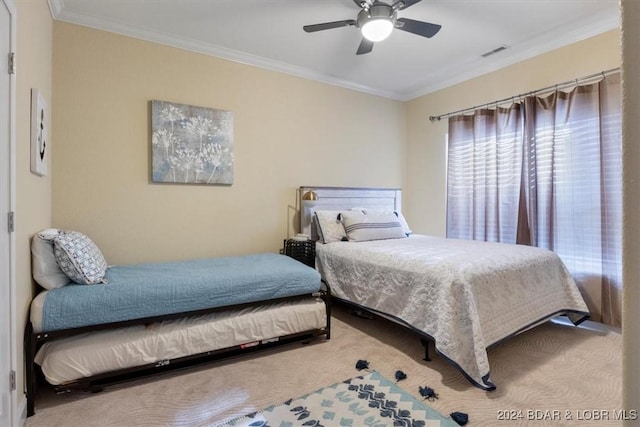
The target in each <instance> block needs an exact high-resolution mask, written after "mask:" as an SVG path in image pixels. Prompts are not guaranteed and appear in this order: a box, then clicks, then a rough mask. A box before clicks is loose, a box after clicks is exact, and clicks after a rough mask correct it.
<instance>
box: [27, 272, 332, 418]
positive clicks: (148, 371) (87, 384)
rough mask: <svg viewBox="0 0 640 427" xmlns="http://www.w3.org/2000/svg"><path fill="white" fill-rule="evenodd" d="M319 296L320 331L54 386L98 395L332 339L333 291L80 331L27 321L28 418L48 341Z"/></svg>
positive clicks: (326, 289) (324, 286)
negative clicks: (41, 328) (41, 327)
mask: <svg viewBox="0 0 640 427" xmlns="http://www.w3.org/2000/svg"><path fill="white" fill-rule="evenodd" d="M309 296H312V297H320V298H321V299H322V300H323V301H324V304H325V311H326V317H327V323H326V327H324V328H320V329H311V330H308V331H304V332H300V333H295V334H289V335H285V336H280V337H276V338H270V339H263V340H258V341H253V342H248V343H243V344H240V345H235V346H232V347H227V348H222V349H218V350H212V351H207V352H204V353H199V354H193V355H189V356H184V357H180V358H176V359H164V360H160V361H158V362H155V363H150V364H145V365H141V366H135V367H131V368H124V369H119V370H115V371H111V372H107V373H104V374H98V375H93V376H91V377H86V378H82V379H79V380H76V381H72V382H68V383H65V384H60V385H55V386H53V388H54V390H55V391H56V392H57V393H65V392H71V391H79V390H80V391H91V392H98V391H101V390H102V389H103V388H104V387H107V386H110V385H115V384H119V383H123V382H126V381H130V380H134V379H139V378H143V377H147V376H151V375H154V374H157V373H160V372H165V371H169V370H171V371H173V370H178V369H184V368H188V367H192V366H195V365H199V364H203V363H208V362H213V361H218V360H222V359H227V358H231V357H234V356H238V355H246V354H249V353H254V352H258V351H260V350H265V349H269V348H273V347H278V346H282V345H286V344H290V343H294V342H308V341H309V340H311V339H314V338H317V337H320V336H323V335H324V336H325V338H326V339H327V340H328V339H330V338H331V290H330V289H329V286H328V285H327V284H326V283H325V282H324V281H322V286H321V289H320V290H319V291H318V292H314V293H312V294H305V295H296V296H291V297H284V298H276V299H271V300H266V301H256V302H250V303H244V304H234V305H228V306H224V307H216V308H210V309H203V310H194V311H189V312H184V313H175V314H169V315H164V316H153V317H145V318H141V319H133V320H126V321H121V322H111V323H105V324H99V325H92V326H84V327H80V328H73V329H64V330H58V331H50V332H34V331H33V325H32V324H31V321H29V322H27V326H26V329H25V336H24V346H25V363H26V367H25V368H26V371H25V372H26V396H27V416H28V417H30V416H32V415H33V414H35V394H36V388H37V381H38V374H39V372H40V371H39V369H37V367H36V363H35V355H36V352H37V351H38V349H39V348H40V347H41V346H42V344H44V343H45V342H47V341H51V340H54V339H58V338H63V337H70V336H73V335H78V334H82V333H86V332H94V331H100V330H108V329H115V328H121V327H125V326H134V325H142V324H149V323H154V322H161V321H166V320H173V319H179V318H184V317H191V316H198V315H203V314H209V313H215V312H219V311H225V310H236V309H242V308H247V307H255V306H258V305H263V304H272V303H277V302H283V301H295V300H298V299H302V298H307V297H309Z"/></svg>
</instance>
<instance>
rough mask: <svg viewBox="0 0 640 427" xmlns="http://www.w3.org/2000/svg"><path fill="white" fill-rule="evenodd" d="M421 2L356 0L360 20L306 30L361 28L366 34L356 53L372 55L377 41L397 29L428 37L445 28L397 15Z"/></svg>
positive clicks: (317, 26)
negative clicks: (400, 11)
mask: <svg viewBox="0 0 640 427" xmlns="http://www.w3.org/2000/svg"><path fill="white" fill-rule="evenodd" d="M420 1H421V0H398V1H395V2H394V3H391V4H389V3H384V2H382V1H379V0H353V2H354V3H355V4H357V5H358V7H360V8H361V9H362V10H361V11H360V12H358V16H357V17H356V19H345V20H344V21H334V22H325V23H322V24H313V25H305V26H304V27H302V28H303V29H304V30H305V31H306V32H307V33H313V32H316V31H322V30H330V29H332V28H340V27H351V26H355V27H358V28H360V31H361V32H362V41H361V42H360V46H359V47H358V51H357V52H356V54H357V55H362V54H365V53H369V52H371V50H372V49H373V44H374V43H375V42H378V41H382V40H384V39H386V38H387V37H389V35H390V34H391V31H393V29H394V28H397V29H399V30H402V31H406V32H408V33H413V34H417V35H419V36H422V37H427V38H430V37H433V36H435V35H436V34H437V33H438V31H440V28H442V26H441V25H438V24H431V23H429V22H422V21H415V20H413V19H408V18H398V17H397V16H396V15H397V12H398V10H404V9H406V8H408V7H410V6H413V5H414V4H416V3H418V2H420Z"/></svg>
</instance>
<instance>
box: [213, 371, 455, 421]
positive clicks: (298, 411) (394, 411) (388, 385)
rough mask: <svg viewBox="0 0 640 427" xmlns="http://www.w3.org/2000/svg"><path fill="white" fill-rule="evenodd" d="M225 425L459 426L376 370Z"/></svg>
mask: <svg viewBox="0 0 640 427" xmlns="http://www.w3.org/2000/svg"><path fill="white" fill-rule="evenodd" d="M222 426H242V427H249V426H251V427H254V426H255V427H298V426H314V427H330V426H351V427H365V426H366V427H387V426H411V427H444V426H452V427H457V426H458V424H456V423H455V422H454V421H453V420H452V419H451V418H448V417H444V416H443V415H441V414H439V413H438V412H437V411H435V410H433V409H431V408H430V407H429V406H427V405H426V404H425V403H423V402H421V401H419V400H418V399H416V398H414V397H413V396H411V395H410V394H408V393H407V392H405V391H404V390H402V389H401V388H400V387H398V386H397V385H395V384H394V383H393V382H391V381H389V380H388V379H386V378H384V377H383V376H382V375H380V374H379V373H378V372H376V371H372V372H371V373H369V374H367V375H364V376H359V377H355V378H352V379H349V380H346V381H343V382H341V383H337V384H334V385H332V386H331V387H325V388H323V389H320V390H318V391H316V392H314V393H311V394H308V395H306V396H303V397H300V398H298V399H292V400H288V401H286V402H285V403H283V404H281V405H277V406H272V407H269V408H267V409H265V410H263V411H260V412H256V413H253V414H249V415H247V416H244V417H241V418H236V419H234V420H232V421H229V422H227V423H225V424H220V425H219V427H222Z"/></svg>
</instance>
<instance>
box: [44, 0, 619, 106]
mask: <svg viewBox="0 0 640 427" xmlns="http://www.w3.org/2000/svg"><path fill="white" fill-rule="evenodd" d="M48 2H49V7H50V10H51V13H52V16H53V18H54V19H56V20H59V21H63V22H68V23H71V24H76V25H81V26H85V27H90V28H94V29H98V30H103V31H108V32H111V33H116V34H120V35H124V36H128V37H133V38H136V39H140V40H145V41H149V42H153V43H158V44H162V45H165V46H170V47H175V48H178V49H184V50H187V51H191V52H195V53H200V54H204V55H209V56H213V57H217V58H222V59H226V60H229V61H233V62H237V63H241V64H244V65H249V66H254V67H258V68H262V69H266V70H270V71H276V72H280V73H285V74H289V75H292V76H295V77H300V78H304V79H309V80H313V81H318V82H322V83H326V84H330V85H334V86H338V87H342V88H345V89H350V90H354V91H358V92H363V93H367V94H370V95H375V96H380V97H383V98H389V99H393V100H397V101H410V100H412V99H415V98H419V97H421V96H424V95H427V94H429V93H432V92H435V91H438V90H441V89H444V88H447V87H449V86H453V85H455V84H458V83H461V82H463V81H466V80H469V79H472V78H475V77H479V76H481V75H483V74H487V73H490V72H493V71H496V70H499V69H501V68H504V67H506V66H509V65H512V64H515V63H517V62H521V61H523V60H526V59H529V58H532V57H535V56H537V55H540V54H542V53H545V52H548V51H551V50H554V49H557V48H560V47H563V46H566V45H568V44H571V43H575V42H578V41H581V40H584V39H587V38H589V37H592V36H595V35H598V34H601V33H603V32H605V31H609V30H612V29H614V28H619V25H620V19H619V16H618V14H610V15H611V16H605V17H603V16H599V17H595V18H592V19H590V20H583V21H580V22H576V23H574V24H573V26H568V28H567V29H566V31H563V34H562V37H558V36H557V33H551V34H549V35H547V34H545V35H542V36H540V37H536V38H534V39H528V40H526V41H525V42H523V43H520V44H517V45H512V46H509V47H510V49H508V50H506V51H503V52H500V53H499V54H497V55H493V56H491V57H490V58H491V59H490V60H488V59H487V58H482V57H481V56H480V55H478V57H477V58H474V59H473V60H469V61H464V63H456V64H454V65H450V66H448V67H445V68H441V69H439V70H437V71H435V72H433V73H431V74H427V76H426V77H425V78H424V79H422V80H421V81H420V82H418V83H416V84H415V85H414V86H413V87H412V88H411V89H409V90H407V91H402V92H394V91H384V90H380V89H377V88H374V87H370V86H365V85H361V84H358V83H355V82H352V81H348V80H344V79H339V78H336V77H334V76H331V75H327V74H324V73H319V72H316V71H313V70H310V69H307V68H303V67H298V66H295V65H291V64H286V63H283V62H279V61H274V60H271V59H268V58H264V57H261V56H257V55H252V54H248V53H244V52H240V51H236V50H232V49H227V48H224V47H221V46H216V45H213V44H209V43H203V42H201V41H198V40H193V39H189V38H185V37H178V36H176V35H173V34H168V33H162V32H156V31H146V30H141V29H139V28H135V27H132V26H129V25H125V24H122V23H119V22H115V21H110V20H106V19H100V18H95V17H92V16H89V15H85V14H79V13H71V12H67V11H65V10H64V0H48ZM514 48H517V51H516V50H511V49H514ZM460 70H469V71H464V72H460ZM433 81H437V82H438V83H435V84H434V83H433Z"/></svg>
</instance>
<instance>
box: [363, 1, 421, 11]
mask: <svg viewBox="0 0 640 427" xmlns="http://www.w3.org/2000/svg"><path fill="white" fill-rule="evenodd" d="M354 1H355V0H354ZM400 1H402V3H404V5H403V6H402V7H400V8H399V9H400V10H404V9H406V8H408V7H411V6H413V5H414V4H416V3H420V2H421V1H422V0H400Z"/></svg>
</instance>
